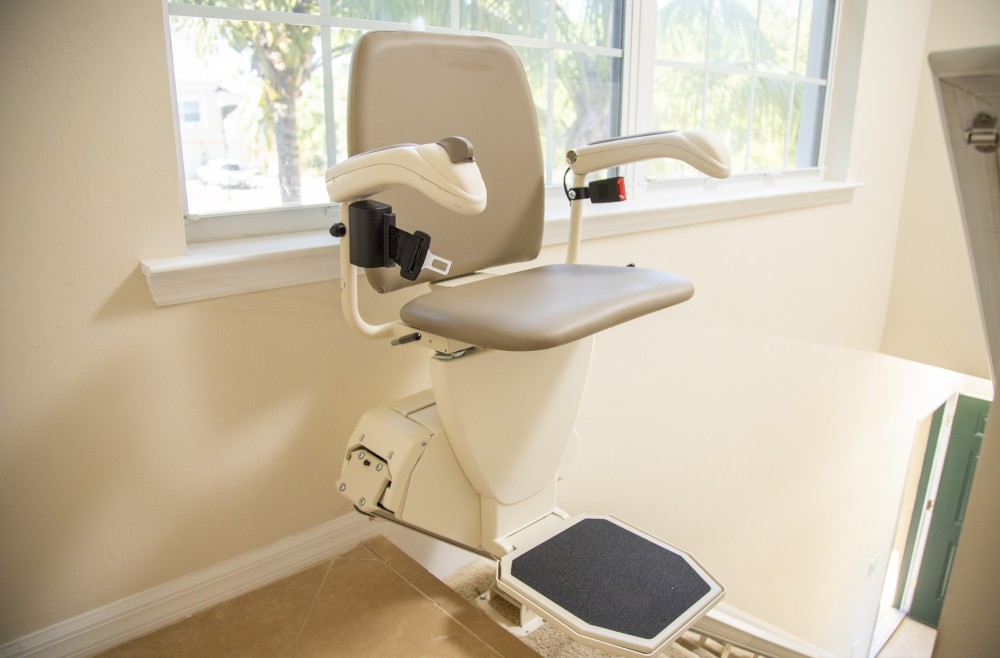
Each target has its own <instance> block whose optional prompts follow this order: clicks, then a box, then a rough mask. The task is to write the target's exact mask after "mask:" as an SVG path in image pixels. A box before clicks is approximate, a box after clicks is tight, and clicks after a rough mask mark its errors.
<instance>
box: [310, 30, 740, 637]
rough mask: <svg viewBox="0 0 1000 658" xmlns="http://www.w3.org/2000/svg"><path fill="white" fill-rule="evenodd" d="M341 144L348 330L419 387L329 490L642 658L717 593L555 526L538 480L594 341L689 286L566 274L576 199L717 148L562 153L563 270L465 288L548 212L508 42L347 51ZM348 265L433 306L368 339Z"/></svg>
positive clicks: (649, 540)
mask: <svg viewBox="0 0 1000 658" xmlns="http://www.w3.org/2000/svg"><path fill="white" fill-rule="evenodd" d="M448 135H455V136H460V137H448V138H445V139H442V138H443V137H444V136H448ZM348 149H349V152H350V153H351V154H352V157H350V158H348V159H347V160H346V161H344V162H342V163H340V164H338V165H337V166H335V167H333V168H331V169H330V170H329V171H328V172H327V175H326V180H327V189H328V191H329V194H330V198H331V200H333V201H334V202H338V203H340V204H341V205H340V209H341V221H340V222H339V223H338V224H336V225H335V226H334V227H333V228H332V229H331V232H332V233H334V235H336V236H338V237H341V290H342V306H343V311H344V315H345V317H346V319H347V321H348V324H349V325H350V326H351V327H353V328H354V329H356V330H357V331H358V332H360V333H361V334H363V335H365V336H367V337H369V338H375V339H384V340H391V341H392V342H393V344H395V345H404V344H407V345H409V346H410V347H407V348H400V349H414V348H419V347H424V348H429V349H430V350H432V357H431V358H430V359H429V362H430V375H431V382H432V389H431V390H428V391H423V392H419V393H416V394H414V395H412V396H410V397H406V398H404V399H401V400H396V401H394V402H390V403H388V404H386V405H385V406H381V407H378V408H375V409H372V410H370V411H368V412H366V413H365V414H364V415H363V416H362V418H361V419H360V421H359V423H358V425H357V428H356V429H355V431H354V433H353V434H352V435H351V437H350V439H349V440H348V446H347V451H346V455H345V458H344V462H343V466H342V471H341V476H340V479H339V481H338V483H337V484H338V488H339V490H340V492H341V493H342V495H344V496H346V497H347V498H348V499H349V500H351V501H352V503H353V504H354V506H355V507H356V508H357V510H358V511H360V512H362V513H364V514H367V515H370V516H376V517H381V518H383V519H388V520H390V521H393V522H395V523H399V524H402V525H405V526H408V527H410V528H413V529H416V530H418V531H420V532H423V533H425V534H428V535H431V536H433V537H436V538H439V539H442V540H444V541H447V542H450V543H452V544H455V545H457V546H461V547H463V548H466V549H468V550H470V551H474V552H476V553H479V554H481V555H484V556H489V557H491V558H493V559H495V560H497V561H498V576H497V582H496V588H497V589H498V590H499V591H500V592H502V593H503V594H504V595H506V596H507V597H509V598H511V599H513V600H514V601H515V602H517V603H519V604H521V605H523V606H526V607H527V609H529V610H533V611H536V612H538V614H540V615H541V616H542V617H544V618H545V619H548V620H550V621H552V622H555V623H556V624H558V625H559V626H560V627H562V628H563V630H565V631H567V632H569V633H570V634H571V635H572V636H574V637H575V638H576V639H577V640H579V641H581V642H585V643H587V644H590V645H592V646H596V647H599V648H602V649H605V650H608V651H612V652H615V653H618V654H621V655H632V656H650V655H653V654H655V653H656V652H658V651H659V650H661V649H662V648H663V646H665V645H666V644H667V643H668V642H670V641H672V640H673V639H674V638H676V637H677V636H679V635H680V634H681V633H682V632H683V631H684V630H685V629H686V628H688V627H689V626H690V625H691V624H693V623H694V622H695V621H696V620H697V619H698V618H699V617H700V616H701V615H702V614H704V613H705V612H707V611H708V609H709V608H711V607H712V606H713V605H714V604H715V603H717V602H718V601H719V600H720V599H721V597H722V594H723V588H722V587H721V586H720V585H719V584H718V583H717V582H716V581H715V580H714V579H713V578H712V577H711V576H710V575H709V574H708V573H707V572H706V571H705V570H704V569H703V568H702V567H701V566H700V565H699V564H698V563H697V562H696V561H694V560H693V559H692V558H691V557H690V556H688V555H686V554H684V553H683V552H681V551H679V550H677V549H676V548H673V547H671V546H670V545H668V544H666V543H665V542H663V541H661V540H659V539H657V538H655V537H652V536H650V535H649V534H647V533H645V532H643V531H641V530H638V529H635V528H633V527H631V526H629V525H627V524H625V523H624V522H622V521H620V520H618V519H615V518H612V517H608V516H600V515H584V516H581V517H576V518H573V519H570V518H569V517H568V515H567V514H566V513H565V512H563V511H562V510H560V509H559V507H558V506H557V503H556V482H557V476H558V474H560V473H562V472H564V470H565V466H566V462H567V461H568V459H569V458H570V457H571V454H572V451H573V443H574V442H575V434H574V429H573V425H574V420H575V417H576V414H577V411H578V409H579V406H580V400H581V396H582V394H583V390H584V384H585V382H586V378H587V373H588V369H589V365H590V358H591V352H592V349H593V344H594V334H595V333H597V332H599V331H601V330H603V329H607V328H609V327H612V326H614V325H617V324H619V323H622V322H626V321H628V320H631V319H634V318H638V317H640V316H642V315H645V314H648V313H652V312H655V311H658V310H661V309H664V308H666V307H669V306H672V305H674V304H677V303H680V302H683V301H685V300H687V299H688V298H690V297H691V296H692V294H693V292H694V288H693V286H692V285H691V284H690V283H689V282H688V281H686V280H684V279H683V278H681V277H679V276H676V275H674V274H670V273H667V272H660V271H655V270H648V269H642V268H636V267H618V266H606V265H585V264H577V263H576V262H575V261H576V259H577V250H578V247H579V242H580V222H581V208H582V204H583V203H584V202H585V199H584V197H586V196H587V195H588V192H591V191H592V192H594V194H603V193H604V192H607V188H608V186H607V185H604V186H603V187H601V186H600V185H599V186H598V187H597V188H595V187H594V186H593V185H591V186H589V187H584V184H585V177H586V175H587V174H588V173H591V172H594V171H600V170H603V169H607V168H609V167H614V166H617V165H619V164H624V163H627V162H633V161H637V160H643V159H650V158H656V157H672V158H676V159H680V160H682V161H684V162H686V163H688V164H690V165H692V166H694V167H696V168H697V169H699V170H700V171H702V172H704V173H707V174H709V175H712V176H716V177H725V176H727V175H728V174H729V161H728V155H727V154H726V151H725V148H724V147H723V146H721V145H720V144H719V143H718V142H717V141H716V139H715V138H714V137H713V136H711V135H709V134H706V133H701V132H689V133H681V132H666V133H656V134H649V135H642V136H637V137H629V138H620V139H613V140H608V141H605V142H599V143H595V144H592V145H588V146H585V147H582V148H578V149H576V150H574V151H570V152H569V154H568V157H567V160H568V162H569V163H570V167H571V168H572V170H573V177H572V180H573V185H572V190H570V191H569V195H570V196H575V197H576V199H575V200H573V201H572V204H571V205H572V208H571V213H572V214H571V239H570V246H569V257H568V259H567V262H566V263H563V264H556V265H545V266H540V267H534V268H530V269H526V270H522V271H518V272H516V273H513V274H506V275H489V274H485V273H483V272H482V271H483V270H485V269H488V268H496V267H498V266H501V265H506V264H511V263H519V262H526V261H530V260H533V259H534V258H535V257H536V256H537V255H538V254H539V251H540V249H541V242H542V225H543V202H544V199H543V197H544V183H543V181H544V176H543V170H542V167H543V165H542V154H541V145H540V140H539V133H538V125H537V118H536V113H535V105H534V102H533V101H532V96H531V91H530V89H529V88H528V82H527V79H526V77H525V73H524V69H523V67H522V65H521V62H520V60H519V59H518V57H517V55H516V54H515V53H514V51H513V50H512V49H511V48H510V47H509V46H507V45H506V44H504V43H503V42H501V41H498V40H495V39H490V38H484V37H471V36H451V35H439V34H428V33H424V32H372V33H368V34H366V35H364V36H363V37H362V38H361V39H360V41H359V42H358V44H357V46H356V48H355V51H354V56H353V60H352V67H351V80H350V92H349V113H348ZM473 149H474V150H473ZM617 189H618V188H617V187H616V184H615V183H612V185H611V192H612V195H615V194H616V193H617ZM602 190H603V191H602ZM622 191H624V188H622ZM487 192H488V195H489V202H488V203H487ZM376 195H377V197H378V198H377V199H373V198H372V197H373V196H376ZM622 196H623V195H622ZM431 238H433V247H434V252H431V251H430V246H431V244H430V241H431ZM397 265H398V267H396V266H397ZM359 268H364V270H365V274H366V276H367V279H368V281H369V283H370V284H371V285H372V286H373V287H374V288H375V289H376V290H377V291H379V292H390V291H394V290H397V289H400V288H403V287H405V286H409V285H412V284H415V283H420V284H425V283H427V284H429V289H430V291H429V292H427V293H426V294H423V295H420V296H418V297H416V298H413V299H411V301H409V302H407V303H406V304H404V305H403V306H402V307H401V309H400V311H399V318H400V319H399V321H398V322H389V323H385V324H374V325H373V324H369V323H368V322H367V321H365V320H364V319H363V318H362V317H361V314H360V312H359V309H358V288H357V286H358V271H359Z"/></svg>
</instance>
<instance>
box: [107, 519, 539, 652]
mask: <svg viewBox="0 0 1000 658" xmlns="http://www.w3.org/2000/svg"><path fill="white" fill-rule="evenodd" d="M100 656H101V658H123V657H126V656H127V657H129V658H133V657H134V658H154V657H155V658H159V657H161V656H162V657H167V656H169V657H170V658H201V657H211V658H216V657H224V656H239V657H240V658H257V657H260V658H264V657H266V658H275V657H279V656H280V657H283V658H332V657H337V658H369V657H379V658H382V657H387V656H407V657H410V656H434V657H435V658H459V657H470V658H479V657H483V658H496V657H497V656H502V657H504V658H508V657H509V658H541V656H540V655H539V654H538V653H536V652H535V651H534V650H532V649H531V648H530V647H528V646H527V645H526V644H524V643H522V642H520V641H519V640H518V639H517V638H515V637H514V636H513V635H511V634H510V633H508V632H507V631H505V630H503V629H502V628H500V627H499V626H498V625H497V624H496V623H495V622H493V621H492V620H491V619H490V618H489V617H488V616H487V615H486V614H485V613H483V612H482V611H480V610H478V609H476V608H475V607H474V606H472V605H471V604H469V603H468V602H466V601H464V600H462V598H461V597H460V596H459V595H458V594H456V593H455V592H454V591H453V590H451V589H450V588H449V587H448V586H447V585H445V584H444V583H442V582H441V581H440V580H438V579H437V578H435V577H434V576H433V575H432V574H430V573H428V572H427V571H426V570H424V568H423V567H421V566H420V565H419V564H418V563H417V562H415V561H414V560H413V559H412V558H410V557H409V556H408V555H406V554H405V553H404V552H403V551H401V550H400V549H399V548H397V547H396V546H395V545H394V544H392V542H390V541H389V540H387V539H385V538H384V537H378V538H375V539H372V540H370V541H368V542H365V543H364V544H362V545H361V546H358V547H357V548H355V549H353V550H351V551H349V552H347V553H344V554H343V555H340V556H339V557H336V558H334V559H332V560H330V561H328V562H324V563H322V564H318V565H316V566H314V567H312V568H310V569H306V570H305V571H302V572H300V573H298V574H295V575H293V576H290V577H288V578H286V579H284V580H282V581H279V582H277V583H274V584H272V585H268V586H266V587H263V588H261V589H259V590H256V591H254V592H250V593H249V594H244V595H243V596H240V597H238V598H235V599H233V600H231V601H227V602H225V603H222V604H220V605H218V606H216V607H214V608H211V609H209V610H205V611H203V612H200V613H198V614H196V615H193V616H192V617H190V618H188V619H185V620H183V621H180V622H177V623H175V624H173V625H172V626H168V627H166V628H163V629H161V630H159V631H156V632H154V633H152V634H150V635H147V636H144V637H141V638H138V639H135V640H132V641H130V642H127V643H126V644H123V645H121V646H119V647H116V648H114V649H111V650H110V651H106V652H105V653H102V654H100Z"/></svg>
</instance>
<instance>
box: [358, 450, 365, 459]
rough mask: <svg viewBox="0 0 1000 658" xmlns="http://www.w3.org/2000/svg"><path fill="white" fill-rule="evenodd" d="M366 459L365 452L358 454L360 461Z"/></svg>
mask: <svg viewBox="0 0 1000 658" xmlns="http://www.w3.org/2000/svg"><path fill="white" fill-rule="evenodd" d="M364 458H365V453H364V451H362V452H359V453H358V459H360V460H362V461H364Z"/></svg>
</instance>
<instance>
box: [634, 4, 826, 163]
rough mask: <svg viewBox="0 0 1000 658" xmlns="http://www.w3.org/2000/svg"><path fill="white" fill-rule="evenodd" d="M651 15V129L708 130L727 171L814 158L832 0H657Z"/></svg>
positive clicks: (818, 143) (817, 151) (819, 133)
mask: <svg viewBox="0 0 1000 658" xmlns="http://www.w3.org/2000/svg"><path fill="white" fill-rule="evenodd" d="M655 22H656V52H655V59H654V70H653V79H654V82H653V94H652V103H651V105H652V111H653V127H654V128H657V129H665V128H675V127H688V128H702V129H704V130H710V131H712V132H714V133H716V134H718V135H719V136H721V137H722V138H723V140H724V141H725V142H726V143H727V145H728V146H729V149H730V156H731V157H732V161H733V172H734V173H755V172H768V171H785V170H792V169H809V168H815V167H818V166H819V164H820V147H821V144H822V142H821V136H822V123H823V114H824V112H823V110H824V100H825V96H826V84H827V69H828V60H829V51H830V35H831V30H832V27H833V2H832V0H657V3H656V21H655ZM689 171H690V169H684V168H683V167H682V166H681V165H680V164H679V163H673V162H663V161H661V162H656V163H654V164H653V173H654V176H657V177H668V176H681V175H684V174H685V173H687V172H689Z"/></svg>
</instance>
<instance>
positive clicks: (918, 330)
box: [882, 0, 1000, 378]
mask: <svg viewBox="0 0 1000 658" xmlns="http://www.w3.org/2000/svg"><path fill="white" fill-rule="evenodd" d="M929 25H930V27H929V29H928V31H927V42H926V46H925V49H924V50H925V53H932V52H935V51H939V50H953V49H958V48H973V47H976V46H987V45H995V44H997V43H1000V3H998V2H996V0H962V1H961V2H955V1H954V0H936V1H935V2H934V3H933V6H932V9H931V20H930V23H929ZM911 144H912V146H911V151H910V158H909V162H908V164H907V174H906V188H905V189H906V193H905V197H904V199H905V200H904V202H903V210H902V214H901V219H900V230H899V245H898V249H897V253H896V265H895V272H894V274H893V286H892V296H891V298H890V303H889V314H888V318H887V321H886V328H885V337H884V340H883V344H882V349H883V351H884V352H886V353H888V354H895V355H897V356H901V357H903V358H907V359H913V360H916V361H922V362H924V363H932V364H934V365H938V366H941V367H943V368H949V369H951V370H956V371H959V372H965V373H969V374H971V375H976V376H977V377H983V378H989V376H990V374H989V365H988V364H989V360H988V357H987V354H986V342H985V338H984V334H983V325H982V319H981V317H980V314H979V307H978V303H977V301H976V293H975V287H974V284H973V280H972V269H971V265H970V263H969V256H968V252H967V250H966V245H965V234H964V232H963V229H962V218H961V215H960V214H959V209H958V196H957V194H956V193H955V186H954V183H953V182H952V181H953V178H952V173H951V165H950V163H949V160H948V152H947V150H946V148H945V141H944V132H943V130H942V128H941V115H940V112H939V110H938V103H937V98H936V95H935V92H934V85H933V80H932V78H931V72H930V67H929V66H927V65H926V63H925V64H924V66H923V67H922V69H921V74H920V89H919V93H918V96H917V105H916V117H915V120H914V124H913V137H912V140H911Z"/></svg>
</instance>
